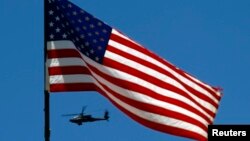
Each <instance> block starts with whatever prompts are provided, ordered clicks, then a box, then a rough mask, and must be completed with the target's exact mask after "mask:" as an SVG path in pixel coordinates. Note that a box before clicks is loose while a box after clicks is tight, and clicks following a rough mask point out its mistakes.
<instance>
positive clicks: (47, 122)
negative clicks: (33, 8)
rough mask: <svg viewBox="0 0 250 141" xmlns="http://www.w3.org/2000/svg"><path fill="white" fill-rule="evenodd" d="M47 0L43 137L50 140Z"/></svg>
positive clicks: (47, 140)
mask: <svg viewBox="0 0 250 141" xmlns="http://www.w3.org/2000/svg"><path fill="white" fill-rule="evenodd" d="M47 3H48V0H44V52H43V54H44V138H45V141H50V94H49V91H48V90H47V88H46V87H47V83H46V77H47V67H46V58H47V42H46V33H47V31H46V29H47V28H46V26H47V24H46V23H47V22H46V11H47Z"/></svg>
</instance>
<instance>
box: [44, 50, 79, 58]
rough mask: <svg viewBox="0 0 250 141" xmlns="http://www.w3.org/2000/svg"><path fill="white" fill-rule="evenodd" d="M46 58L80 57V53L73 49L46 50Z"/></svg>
mask: <svg viewBox="0 0 250 141" xmlns="http://www.w3.org/2000/svg"><path fill="white" fill-rule="evenodd" d="M47 53H48V59H52V58H67V57H78V58H81V54H80V53H79V52H78V51H77V50H75V49H57V50H48V51H47Z"/></svg>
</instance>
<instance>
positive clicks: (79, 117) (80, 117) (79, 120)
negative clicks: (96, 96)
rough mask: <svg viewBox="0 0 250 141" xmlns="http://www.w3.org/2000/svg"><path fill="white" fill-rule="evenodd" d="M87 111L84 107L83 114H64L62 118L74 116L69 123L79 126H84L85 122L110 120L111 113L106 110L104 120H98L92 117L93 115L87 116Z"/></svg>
mask: <svg viewBox="0 0 250 141" xmlns="http://www.w3.org/2000/svg"><path fill="white" fill-rule="evenodd" d="M85 109H86V106H84V107H82V112H81V113H78V114H64V115H62V116H74V117H73V118H71V119H70V120H69V121H70V122H72V123H75V124H77V125H82V124H83V123H84V122H95V121H101V120H106V121H108V120H109V112H108V111H107V110H105V112H104V116H103V118H96V117H92V115H89V114H88V115H85V113H84V111H85Z"/></svg>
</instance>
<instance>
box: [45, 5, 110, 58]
mask: <svg viewBox="0 0 250 141" xmlns="http://www.w3.org/2000/svg"><path fill="white" fill-rule="evenodd" d="M48 3H49V4H48V10H47V13H46V18H47V23H46V24H47V25H46V26H47V27H48V28H47V35H46V38H47V41H56V40H71V41H72V42H73V43H74V44H75V46H76V47H77V49H78V50H79V51H80V52H82V53H83V54H85V55H86V56H88V57H89V58H91V59H92V60H94V61H96V62H98V63H102V61H103V57H104V53H105V50H106V47H107V44H108V40H109V37H110V34H111V30H112V29H111V27H110V26H108V25H106V24H105V23H103V22H102V21H100V20H98V19H96V18H95V17H93V16H92V15H90V14H89V13H87V12H86V11H84V10H82V9H81V8H79V7H77V6H76V5H74V4H73V3H71V2H69V1H67V0H48Z"/></svg>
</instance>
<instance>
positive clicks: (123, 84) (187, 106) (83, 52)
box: [45, 0, 221, 140]
mask: <svg viewBox="0 0 250 141" xmlns="http://www.w3.org/2000/svg"><path fill="white" fill-rule="evenodd" d="M46 7H47V8H46V11H45V17H46V25H45V26H46V29H45V30H46V41H47V60H46V63H47V67H48V69H47V70H48V80H47V81H48V90H49V91H50V92H67V91H97V92H99V93H100V94H102V95H103V96H104V97H106V98H108V99H109V100H110V101H111V102H112V103H113V104H114V105H115V106H116V107H118V108H119V109H120V110H121V111H123V112H124V113H125V114H126V115H128V116H129V117H131V118H132V119H134V120H135V121H137V122H139V123H141V124H142V125H144V126H146V127H149V128H151V129H155V130H157V131H161V132H164V133H169V134H173V135H177V136H182V137H187V138H192V139H196V140H207V129H208V125H209V124H212V123H213V121H214V117H215V115H216V112H217V109H218V105H219V101H220V98H221V93H220V91H219V90H218V89H216V88H214V87H211V86H209V85H207V84H205V83H203V82H201V81H200V80H198V79H196V78H195V77H193V76H191V75H189V74H187V73H186V72H185V71H183V70H181V69H179V68H177V67H176V66H174V65H172V64H171V63H169V62H168V61H166V60H164V59H162V58H160V57H159V56H157V55H156V54H154V53H153V52H151V51H149V50H148V49H146V48H145V47H143V46H142V45H140V44H138V43H136V42H135V41H133V40H132V39H130V38H129V37H127V36H125V35H124V34H122V33H121V32H119V31H117V30H116V29H114V28H112V27H110V26H109V25H107V24H106V23H104V22H102V21H100V20H99V19H97V18H95V17H93V16H92V15H91V14H89V13H87V12H86V11H84V10H82V9H81V8H79V7H77V6H76V5H74V4H73V3H71V2H69V1H67V0H47V5H46Z"/></svg>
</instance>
